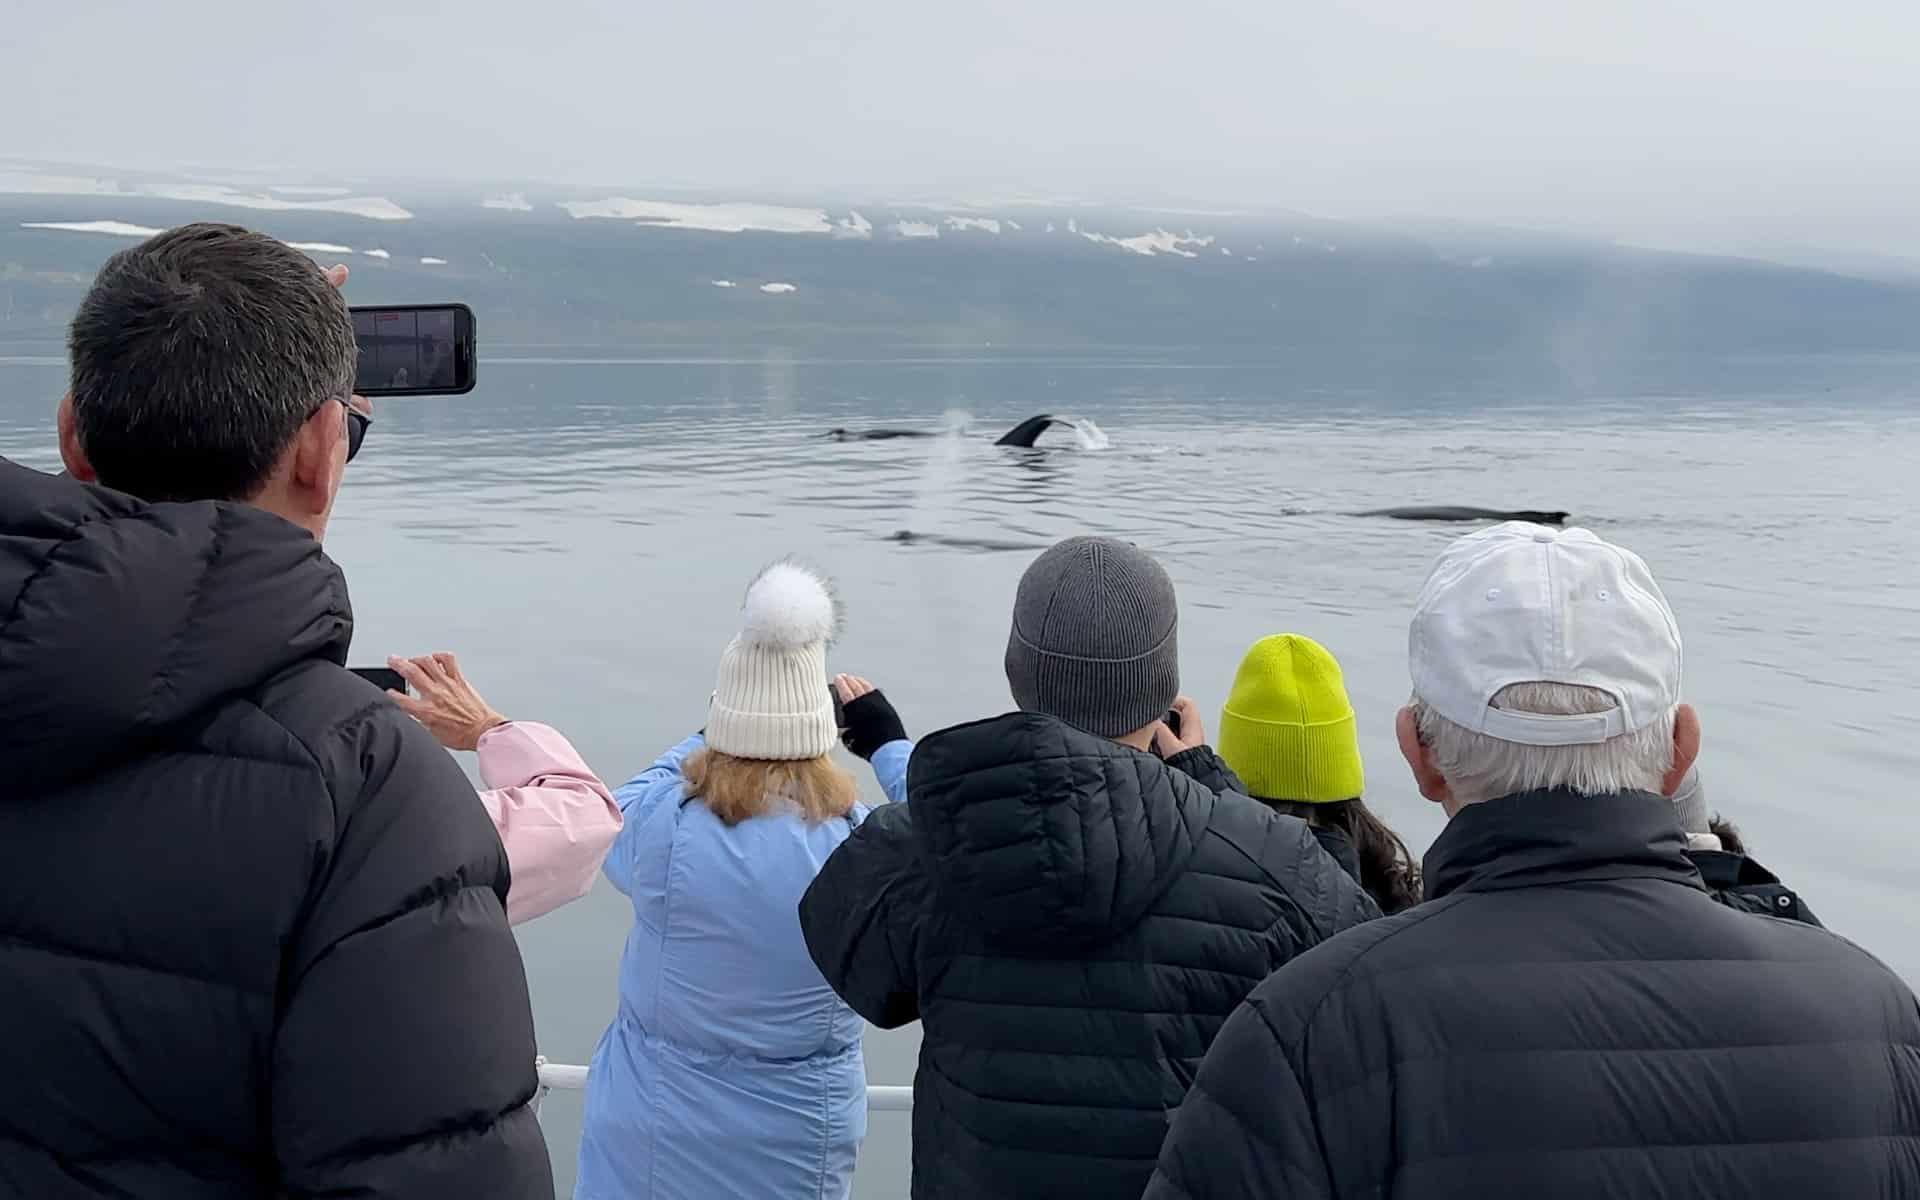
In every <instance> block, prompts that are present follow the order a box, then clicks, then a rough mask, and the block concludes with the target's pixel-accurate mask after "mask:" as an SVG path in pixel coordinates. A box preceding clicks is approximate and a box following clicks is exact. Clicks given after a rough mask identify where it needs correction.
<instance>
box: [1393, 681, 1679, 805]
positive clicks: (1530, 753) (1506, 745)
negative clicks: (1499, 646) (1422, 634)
mask: <svg viewBox="0 0 1920 1200" xmlns="http://www.w3.org/2000/svg"><path fill="white" fill-rule="evenodd" d="M1493 707H1495V708H1504V709H1506V710H1507V711H1509V712H1523V713H1538V714H1541V715H1545V716H1574V715H1578V714H1583V713H1599V712H1606V711H1608V710H1610V709H1613V708H1616V707H1618V702H1617V701H1616V700H1615V699H1614V698H1613V697H1612V696H1611V695H1608V694H1607V693H1606V692H1603V691H1601V690H1599V689H1598V688H1590V687H1581V686H1579V685H1577V684H1571V683H1516V684H1513V685H1511V686H1509V687H1504V688H1501V689H1500V691H1499V692H1497V693H1495V694H1494V697H1493ZM1413 716H1414V721H1415V723H1416V724H1417V726H1418V727H1419V730H1420V742H1421V744H1422V745H1424V746H1426V748H1427V752H1428V753H1429V754H1431V755H1432V756H1433V765H1434V769H1435V770H1437V771H1439V772H1440V775H1441V777H1442V778H1444V779H1445V780H1446V781H1447V785H1448V786H1449V787H1450V788H1452V789H1453V790H1454V792H1455V793H1456V794H1457V795H1459V796H1460V797H1461V798H1462V799H1463V800H1466V801H1468V802H1471V801H1475V800H1497V799H1499V798H1500V797H1502V796H1511V795H1514V794H1515V793H1518V792H1532V791H1546V790H1550V789H1556V788H1564V789H1567V790H1569V791H1574V792H1579V793H1580V794H1582V795H1586V796H1610V795H1613V794H1614V793H1616V792H1633V791H1639V792H1658V791H1659V790H1660V787H1661V784H1662V782H1663V781H1664V780H1665V778H1666V775H1667V772H1668V771H1671V770H1672V769H1673V726H1674V712H1673V711H1671V710H1670V711H1668V712H1666V713H1663V714H1661V716H1660V718H1659V719H1658V720H1656V721H1654V722H1653V723H1652V724H1650V725H1648V726H1647V727H1646V728H1644V729H1639V730H1636V731H1634V732H1633V733H1623V734H1621V735H1620V736H1619V737H1616V738H1609V739H1607V740H1606V741H1604V742H1600V743H1597V744H1594V745H1584V746H1525V745H1521V744H1519V743H1517V742H1503V741H1501V740H1500V739H1499V738H1496V737H1492V736H1489V735H1488V734H1484V733H1476V732H1474V731H1473V730H1471V729H1467V728H1464V727H1463V726H1460V725H1456V724H1454V723H1453V722H1452V721H1449V720H1447V719H1446V718H1445V717H1443V716H1441V715H1440V714H1439V713H1437V712H1435V711H1434V710H1433V709H1432V708H1430V707H1429V706H1428V705H1427V703H1426V701H1424V700H1422V699H1420V697H1418V696H1415V697H1414V698H1413Z"/></svg>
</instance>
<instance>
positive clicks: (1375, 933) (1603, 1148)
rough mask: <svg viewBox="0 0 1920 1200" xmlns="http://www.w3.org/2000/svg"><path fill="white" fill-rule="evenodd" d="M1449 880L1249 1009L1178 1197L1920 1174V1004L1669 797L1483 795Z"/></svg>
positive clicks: (1795, 1187)
mask: <svg viewBox="0 0 1920 1200" xmlns="http://www.w3.org/2000/svg"><path fill="white" fill-rule="evenodd" d="M1426 880H1427V891H1428V895H1429V896H1430V897H1431V898H1430V899H1429V900H1428V901H1427V902H1426V903H1425V904H1422V905H1420V906H1419V907H1417V908H1414V909H1411V910H1409V911H1407V912H1405V913H1401V914H1399V915H1396V916H1393V917H1388V918H1386V919H1385V920H1382V921H1379V922H1376V923H1375V924H1373V925H1371V926H1368V927H1367V928H1365V929H1362V930H1358V931H1356V932H1354V933H1350V934H1347V935H1345V936H1342V937H1339V938H1336V939H1334V940H1333V941H1332V942H1330V943H1328V944H1326V945H1324V946H1321V947H1319V948H1317V949H1315V950H1314V951H1312V952H1311V953H1309V954H1306V955H1303V956H1301V957H1300V958H1299V959H1296V960H1295V961H1294V962H1293V963H1291V964H1289V965H1288V966H1287V967H1286V968H1284V969H1283V970H1281V971H1280V972H1278V973H1277V974H1276V975H1274V977H1273V978H1272V979H1270V980H1268V981H1267V982H1266V983H1264V984H1262V985H1261V986H1260V987H1259V988H1258V989H1257V990H1255V992H1254V993H1253V995H1252V996H1251V997H1249V999H1248V1000H1247V1003H1246V1005H1245V1006H1244V1007H1242V1008H1241V1010H1240V1011H1239V1012H1238V1013H1236V1014H1234V1017H1233V1019H1232V1020H1231V1021H1229V1022H1228V1023H1227V1027H1226V1029H1225V1030H1223V1031H1222V1032H1221V1034H1220V1037H1219V1039H1218V1040H1216V1041H1215V1042H1214V1046H1213V1052H1212V1053H1211V1054H1209V1055H1208V1056H1207V1061H1206V1065H1205V1066H1204V1067H1202V1068H1201V1071H1200V1081H1199V1083H1198V1084H1197V1085H1196V1086H1195V1087H1194V1089H1193V1092H1192V1093H1191V1095H1189V1097H1188V1099H1187V1104H1186V1106H1185V1107H1184V1108H1182V1109H1181V1111H1180V1113H1179V1115H1178V1117H1177V1118H1176V1119H1175V1121H1174V1126H1173V1133H1172V1134H1171V1135H1170V1136H1169V1137H1168V1139H1167V1144H1166V1148H1165V1150H1164V1151H1163V1152H1162V1155H1161V1159H1160V1169H1159V1171H1158V1172H1157V1173H1156V1175H1155V1177H1154V1185H1153V1187H1152V1188H1151V1189H1149V1191H1148V1193H1147V1195H1148V1196H1149V1197H1150V1198H1151V1200H1184V1198H1192V1200H1200V1198H1204V1200H1228V1198H1229V1197H1231V1198H1233V1200H1240V1198H1242V1197H1254V1196H1287V1197H1299V1198H1301V1200H1309V1198H1322V1200H1325V1198H1330V1197H1342V1198H1358V1197H1367V1198H1368V1200H1373V1198H1376V1197H1382V1196H1392V1197H1395V1198H1396V1200H1436V1198H1441V1197H1445V1198H1453V1197H1460V1198H1463V1200H1464V1198H1466V1197H1475V1198H1478V1197H1491V1196H1500V1197H1506V1196H1552V1197H1555V1198H1556V1200H1564V1198H1569V1197H1572V1198H1582V1197H1593V1198H1594V1200H1600V1198H1601V1197H1607V1198H1613V1197H1620V1196H1634V1197H1655V1198H1658V1197H1686V1198H1688V1200H1720V1198H1723V1197H1733V1196H1739V1197H1748V1198H1763V1200H1764V1198H1770V1197H1778V1198H1779V1200H1806V1198H1808V1197H1815V1196H1818V1197H1823V1198H1824V1197H1845V1198H1852V1197H1861V1198H1865V1197H1873V1198H1875V1200H1891V1198H1895V1197H1906V1198H1913V1197H1920V1004H1916V1001H1915V999H1914V995H1913V993H1912V992H1911V991H1910V990H1909V989H1908V988H1907V986H1906V985H1905V984H1904V983H1902V982H1901V981H1900V980H1899V979H1898V978H1897V977H1895V976H1894V975H1893V973H1892V972H1890V971H1888V970H1887V969H1886V968H1885V967H1884V966H1882V965H1881V964H1880V963H1879V962H1877V961H1876V960H1875V959H1873V958H1872V957H1871V956H1869V955H1868V954H1866V953H1864V952H1863V951H1861V950H1860V949H1858V948H1857V947H1855V946H1853V945H1852V944H1851V943H1849V942H1847V941H1845V940H1843V939H1841V938H1839V937H1836V936H1834V935H1833V934H1830V933H1828V932H1826V931H1825V930H1823V929H1818V928H1815V927H1813V926H1811V925H1805V924H1800V923H1798V922H1794V921H1778V920H1773V919H1771V918H1764V917H1756V916H1753V915H1750V914H1748V913H1744V912H1739V911H1736V910H1735V909H1732V908H1729V907H1726V906H1724V905H1721V904H1718V903H1715V902H1714V900H1713V899H1712V898H1711V897H1709V896H1708V895H1707V893H1706V892H1705V891H1704V890H1703V889H1702V887H1701V882H1700V876H1699V875H1698V874H1697V873H1695V871H1694V869H1693V866H1692V865H1691V864H1690V863H1689V862H1688V860H1687V856H1686V853H1685V851H1684V841H1683V838H1682V835H1681V833H1680V830H1679V827H1678V825H1677V824H1676V822H1675V819H1674V812H1673V805H1672V804H1671V803H1670V802H1669V801H1667V800H1665V799H1664V798H1661V797H1657V796H1649V795H1632V794H1630V795H1621V796H1610V797H1605V798H1603V799H1597V800H1596V799H1590V798H1583V797H1579V796H1573V795H1570V794H1565V793H1540V794H1534V795H1523V796H1512V797H1508V798H1507V799H1504V800H1495V801H1493V802H1491V803H1488V804H1481V805H1474V806H1472V807H1469V808H1467V809H1464V810H1462V811H1461V812H1460V813H1459V815H1457V816H1455V817H1454V818H1453V819H1452V821H1451V822H1449V823H1448V825H1447V828H1446V830H1445V831H1444V832H1443V833H1442V834H1441V835H1440V837H1439V838H1438V839H1437V840H1436V841H1435V842H1434V844H1433V847H1432V849H1430V850H1429V851H1428V852H1427V857H1426Z"/></svg>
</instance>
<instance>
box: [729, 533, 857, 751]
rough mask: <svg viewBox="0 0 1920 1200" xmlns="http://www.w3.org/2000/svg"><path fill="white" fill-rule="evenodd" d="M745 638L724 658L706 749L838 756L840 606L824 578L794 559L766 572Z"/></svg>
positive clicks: (755, 589) (755, 588)
mask: <svg viewBox="0 0 1920 1200" xmlns="http://www.w3.org/2000/svg"><path fill="white" fill-rule="evenodd" d="M740 618H741V620H740V635H739V636H738V637H736V638H734V639H733V641H732V642H730V643H728V645H727V649H726V653H724V654H722V655H721V656H720V677H719V679H718V681H717V682H716V683H715V684H714V691H713V704H712V706H711V707H710V709H709V711H708V713H707V745H709V746H711V747H712V748H713V749H715V750H718V751H719V752H720V753H722V754H730V755H732V756H733V757H735V758H756V759H762V760H780V761H796V760H800V759H808V758H819V757H821V756H822V755H824V754H826V753H827V752H828V751H830V750H832V749H833V744H834V742H835V741H836V740H838V738H839V733H840V731H839V730H838V729H836V728H835V727H834V719H833V698H832V697H831V696H830V695H828V693H827V687H828V684H827V645H828V643H830V642H832V641H833V638H834V635H835V634H836V633H838V632H839V628H840V606H839V604H838V603H837V602H836V601H835V600H834V596H833V588H832V585H831V584H829V583H828V581H827V580H826V578H825V577H823V576H821V575H820V574H818V573H817V572H815V571H811V570H809V569H807V568H806V567H803V566H801V565H800V564H799V563H796V562H793V561H791V560H783V561H781V562H777V563H775V564H773V565H772V566H770V567H768V568H767V569H766V570H764V571H762V572H760V574H759V576H758V577H757V578H755V579H754V581H753V583H752V585H751V586H749V587H748V588H747V600H746V603H745V604H743V605H742V606H741V608H740Z"/></svg>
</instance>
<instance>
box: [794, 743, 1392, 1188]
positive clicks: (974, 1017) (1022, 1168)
mask: <svg viewBox="0 0 1920 1200" xmlns="http://www.w3.org/2000/svg"><path fill="white" fill-rule="evenodd" d="M1190 773H1191V774H1190ZM1196 777H1197V778H1196ZM1230 779H1231V776H1229V775H1227V774H1226V772H1225V770H1224V768H1222V767H1221V765H1220V763H1219V760H1218V759H1217V758H1215V756H1214V755H1213V753H1212V752H1211V751H1209V750H1205V749H1201V750H1195V751H1189V752H1187V753H1186V754H1184V755H1181V756H1179V757H1177V758H1176V759H1175V760H1173V762H1172V763H1163V762H1161V761H1160V760H1159V759H1156V758H1154V757H1153V756H1151V755H1147V754H1141V753H1138V752H1137V751H1134V750H1130V749H1128V748H1126V747H1123V746H1120V745H1117V744H1115V743H1113V742H1110V741H1106V740H1104V739H1102V738H1097V737H1093V736H1091V735H1089V734H1085V733H1081V732H1079V731H1077V730H1075V729H1073V728H1071V727H1069V726H1067V725H1064V724H1061V723H1060V722H1058V721H1055V720H1053V719H1051V718H1048V717H1043V716H1037V715H1032V714H1016V715H1012V716H1005V717H999V718H996V719H993V720H989V721H983V722H979V723H976V724H972V725H963V726H960V727H958V728H955V729H949V730H946V731H944V732H941V733H936V734H934V735H932V736H931V737H928V738H927V739H925V740H924V741H922V742H921V743H920V744H919V745H918V746H917V747H916V748H915V749H914V753H913V763H912V766H911V768H910V770H909V773H908V796H909V800H908V803H906V804H904V805H893V806H889V807H887V808H883V809H880V810H878V811H877V812H875V813H874V814H873V815H872V816H870V817H868V818H867V820H866V822H865V823H864V824H863V825H862V826H861V827H860V829H859V830H858V831H856V832H855V834H854V835H853V837H852V838H850V839H848V841H847V842H846V844H845V845H843V846H842V847H841V848H840V849H839V850H837V851H835V852H834V854H833V856H832V857H831V858H829V859H828V860H827V864H826V866H825V868H824V869H823V870H822V871H821V873H820V876H819V878H818V879H817V880H816V881H815V882H814V884H813V886H812V887H811V888H810V889H809V890H808V892H807V894H806V896H805V898H804V899H803V900H802V901H801V906H800V918H801V926H802V928H803V930H804V931H805V934H806V937H807V944H808V946H809V948H810V949H811V950H812V952H813V958H814V961H815V962H816V963H818V964H819V966H820V969H821V971H822V972H823V973H824V974H825V975H826V978H827V980H828V982H830V983H831V984H832V985H833V986H834V989H835V990H836V991H838V992H839V993H840V995H841V996H842V997H843V998H844V999H845V1000H846V1001H847V1003H848V1004H850V1005H852V1006H853V1008H854V1009H856V1010H857V1011H859V1012H860V1013H861V1014H862V1015H863V1016H865V1017H866V1018H867V1019H868V1020H870V1021H872V1022H874V1023H875V1024H877V1025H881V1026H885V1027H893V1026H897V1025H902V1024H905V1023H907V1022H909V1021H912V1020H915V1019H918V1020H919V1021H920V1022H921V1024H922V1026H923V1038H922V1041H921V1051H920V1069H919V1073H918V1075H917V1076H916V1077H915V1080H914V1112H913V1195H914V1196H915V1197H919V1198H928V1197H967V1198H968V1200H977V1198H979V1197H987V1196H991V1197H995V1198H996V1200H1005V1198H1010V1197H1029V1196H1030V1197H1048V1198H1049V1200H1063V1198H1069V1200H1070V1198H1072V1197H1081V1196H1084V1197H1101V1198H1102V1200H1105V1198H1108V1197H1117V1196H1134V1195H1138V1194H1139V1192H1140V1190H1141V1189H1142V1188H1144V1187H1145V1186H1146V1183H1147V1178H1148V1176H1149V1174H1150V1173H1151V1171H1152V1169H1153V1161H1154V1157H1155V1155H1157V1154H1158V1153H1159V1149H1160V1142H1161V1139H1162V1137H1163V1136H1164V1135H1165V1132H1166V1128H1167V1121H1168V1116H1169V1114H1170V1113H1171V1112H1172V1111H1173V1109H1174V1108H1176V1107H1177V1106H1178V1105H1179V1104H1180V1101H1181V1100H1182V1098H1183V1097H1184V1096H1185V1095H1186V1092H1187V1088H1188V1087H1189V1086H1190V1085H1191V1084H1192V1082H1193V1078H1194V1073H1195V1071H1196V1070H1197V1069H1198V1067H1199V1063H1200V1059H1201V1057H1202V1056H1203V1055H1204V1054H1205V1053H1206V1051H1207V1046H1208V1044H1209V1043H1210V1042H1211V1041H1212V1040H1213V1036H1214V1034H1215V1033H1216V1032H1217V1031H1218V1030H1219V1028H1220V1025H1221V1023H1222V1022H1223V1021H1224V1020H1225V1019H1226V1017H1227V1014H1228V1013H1230V1012H1232V1011H1233V1009H1234V1008H1235V1006H1237V1005H1238V1004H1239V1003H1240V1001H1241V999H1242V998H1244V997H1245V996H1246V994H1247V993H1248V992H1249V991H1250V990H1252V988H1253V987H1254V986H1255V985H1256V984H1258V983H1259V982H1260V981H1261V980H1262V979H1264V978H1266V977H1267V975H1268V974H1269V973H1270V972H1272V971H1273V970H1274V969H1275V968H1276V967H1279V966H1280V965H1281V964H1283V963H1285V962H1287V961H1288V960H1289V959H1291V958H1292V957H1293V956H1294V955H1296V954H1298V953H1300V952H1301V951H1302V950H1304V949H1306V948H1307V947H1309V946H1312V945H1314V944H1316V943H1318V942H1320V941H1321V940H1322V939H1324V938H1326V937H1329V936H1331V935H1333V934H1334V933H1337V932H1339V931H1340V930H1342V929H1346V928H1349V927H1351V926H1354V925H1357V924H1359V923H1361V922H1363V921H1366V920H1368V919H1371V918H1374V917H1376V916H1378V910H1377V909H1376V908H1375V907H1374V905H1373V902H1372V901H1371V900H1369V899H1368V898H1367V896H1366V894H1365V893H1364V892H1362V891H1361V890H1360V888H1359V886H1358V885H1357V884H1355V883H1354V882H1353V880H1352V879H1350V878H1349V877H1348V876H1347V874H1346V873H1345V872H1344V871H1342V870H1341V869H1340V867H1339V866H1338V865H1337V864H1336V863H1335V862H1334V861H1333V859H1331V858H1329V857H1328V856H1327V854H1326V853H1325V852H1324V851H1323V850H1322V849H1321V848H1320V845H1319V843H1318V842H1317V841H1316V840H1315V839H1314V836H1313V834H1312V832H1311V831H1309V829H1308V828H1307V826H1306V824H1305V823H1304V822H1302V821H1299V820H1296V819H1294V818H1291V817H1283V816H1279V815H1277V814H1275V813H1274V812H1273V811H1272V810H1271V809H1269V808H1267V807H1266V806H1265V805H1263V804H1260V803H1259V802H1258V801H1255V800H1250V799H1248V798H1247V797H1245V796H1242V795H1237V794H1234V793H1232V792H1224V793H1222V792H1216V791H1215V790H1213V788H1211V787H1209V786H1207V783H1208V782H1211V783H1214V784H1219V785H1225V784H1227V783H1228V782H1229V781H1230Z"/></svg>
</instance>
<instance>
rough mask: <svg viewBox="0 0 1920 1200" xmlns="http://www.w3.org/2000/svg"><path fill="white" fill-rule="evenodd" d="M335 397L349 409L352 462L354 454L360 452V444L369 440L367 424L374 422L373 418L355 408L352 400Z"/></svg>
mask: <svg viewBox="0 0 1920 1200" xmlns="http://www.w3.org/2000/svg"><path fill="white" fill-rule="evenodd" d="M334 399H335V400H339V401H340V406H341V407H342V408H344V409H346V410H347V461H348V462H352V461H353V456H354V455H356V454H358V453H360V444H361V443H362V442H365V441H366V440H367V426H369V425H371V424H373V418H372V417H370V416H368V415H367V414H366V413H363V412H361V411H360V410H359V409H357V408H355V407H354V406H353V402H352V401H350V400H342V399H341V398H340V397H338V396H335V397H334Z"/></svg>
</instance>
